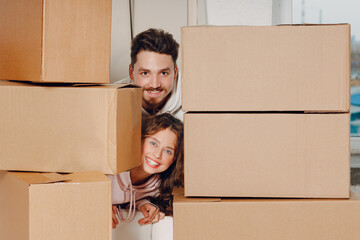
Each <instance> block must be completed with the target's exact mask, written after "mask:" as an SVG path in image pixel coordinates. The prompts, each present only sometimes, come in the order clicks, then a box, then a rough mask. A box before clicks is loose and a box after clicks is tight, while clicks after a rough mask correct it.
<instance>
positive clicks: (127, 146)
mask: <svg viewBox="0 0 360 240" xmlns="http://www.w3.org/2000/svg"><path fill="white" fill-rule="evenodd" d="M127 86H128V87H130V88H133V89H131V90H129V91H127V92H126V96H125V97H124V95H122V94H120V92H119V93H118V99H117V111H116V112H117V116H116V120H117V124H116V144H117V146H118V147H117V151H118V152H117V154H116V157H117V167H116V171H115V172H113V173H120V172H123V171H127V170H129V169H131V168H133V167H136V166H137V165H138V164H139V159H140V150H141V149H140V148H141V118H142V110H141V109H142V90H141V88H139V87H137V86H135V85H132V84H131V85H127ZM118 91H121V89H120V88H119V89H118ZM123 112H130V114H123ZM118 124H122V125H121V126H120V125H118ZM123 136H127V138H128V139H124V137H123ZM134 148H137V151H136V152H135V153H134V152H133V151H132V149H134Z"/></svg>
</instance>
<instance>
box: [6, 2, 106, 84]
mask: <svg viewBox="0 0 360 240" xmlns="http://www.w3.org/2000/svg"><path fill="white" fill-rule="evenodd" d="M111 2H112V1H111V0H62V1H50V0H44V1H41V0H36V1H26V0H15V1H13V0H1V1H0V4H1V6H2V7H1V9H0V29H2V34H1V36H0V79H7V80H25V81H34V82H85V83H86V82H89V83H109V81H110V33H111V7H112V6H111V4H112V3H111Z"/></svg>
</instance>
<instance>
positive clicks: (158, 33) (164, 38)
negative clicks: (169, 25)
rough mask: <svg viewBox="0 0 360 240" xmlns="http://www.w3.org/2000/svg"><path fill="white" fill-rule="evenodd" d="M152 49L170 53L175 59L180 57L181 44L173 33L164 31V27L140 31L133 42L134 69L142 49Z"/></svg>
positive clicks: (132, 65)
mask: <svg viewBox="0 0 360 240" xmlns="http://www.w3.org/2000/svg"><path fill="white" fill-rule="evenodd" d="M142 50H144V51H151V52H157V53H162V54H168V55H170V56H171V57H172V59H173V61H174V66H176V60H177V57H178V51H179V44H178V43H177V42H176V41H175V39H174V38H173V35H172V34H170V33H168V32H164V30H162V29H155V28H150V29H148V30H146V31H144V32H141V33H139V34H138V35H136V37H135V38H134V39H133V40H132V42H131V55H130V56H131V67H132V68H133V69H134V64H135V63H136V56H137V54H138V53H139V52H140V51H142Z"/></svg>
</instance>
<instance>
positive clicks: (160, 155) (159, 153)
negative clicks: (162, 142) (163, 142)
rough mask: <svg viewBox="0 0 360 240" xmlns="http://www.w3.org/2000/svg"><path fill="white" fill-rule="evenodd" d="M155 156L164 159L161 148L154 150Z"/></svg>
mask: <svg viewBox="0 0 360 240" xmlns="http://www.w3.org/2000/svg"><path fill="white" fill-rule="evenodd" d="M154 155H155V157H156V158H158V159H161V157H162V149H161V148H157V149H155V150H154Z"/></svg>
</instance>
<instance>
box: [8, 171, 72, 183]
mask: <svg viewBox="0 0 360 240" xmlns="http://www.w3.org/2000/svg"><path fill="white" fill-rule="evenodd" d="M11 174H13V175H14V176H16V177H17V178H19V179H21V180H22V181H24V182H26V183H28V184H29V185H30V184H45V183H55V182H65V181H69V180H70V178H69V177H68V175H67V174H65V175H62V174H58V173H38V172H11Z"/></svg>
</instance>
